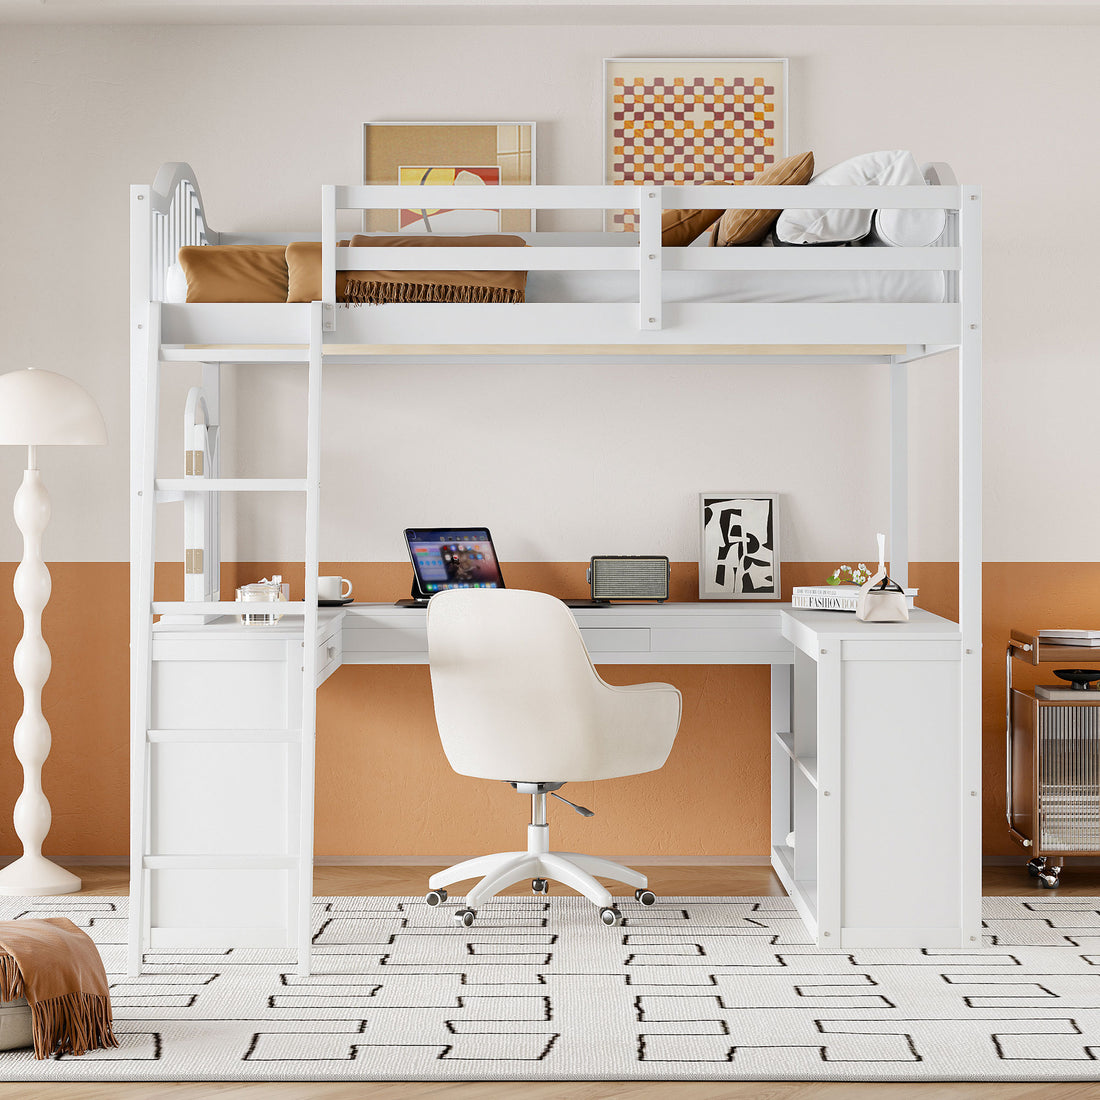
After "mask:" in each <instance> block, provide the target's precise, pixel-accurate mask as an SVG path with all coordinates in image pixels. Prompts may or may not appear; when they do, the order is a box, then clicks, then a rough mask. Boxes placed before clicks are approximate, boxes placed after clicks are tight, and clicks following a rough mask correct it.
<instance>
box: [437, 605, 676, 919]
mask: <svg viewBox="0 0 1100 1100" xmlns="http://www.w3.org/2000/svg"><path fill="white" fill-rule="evenodd" d="M428 659H429V662H430V666H431V678H432V695H433V697H434V700H435V717H436V724H437V725H438V726H439V736H440V739H441V741H442V742H443V751H444V752H445V753H446V754H447V759H448V760H449V761H450V764H451V767H452V768H454V770H455V771H456V772H458V773H459V775H469V776H474V777H475V778H479V779H500V780H504V781H506V782H508V783H511V785H512V786H513V787H514V788H515V789H516V790H517V791H519V792H521V793H522V794H530V796H531V823H530V825H528V827H527V851H525V852H503V853H498V854H495V855H487V856H479V857H477V858H476V859H468V860H466V861H464V862H463V863H459V864H456V865H455V866H454V867H450V868H448V869H447V870H445V871H440V872H439V873H438V874H434V875H432V877H431V878H430V879H429V880H428V885H429V887H430V888H431V889H430V892H429V893H428V895H427V897H426V899H425V900H426V901H427V903H428V904H429V905H439V904H441V903H442V902H444V901H446V900H447V891H446V889H445V887H447V886H449V885H451V883H454V882H461V881H462V880H463V879H469V878H475V877H478V876H482V877H481V881H480V882H479V883H478V884H477V885H476V886H475V887H474V888H473V889H472V890H470V892H469V893H468V894H467V895H466V905H465V907H464V908H462V909H459V910H458V911H457V912H456V913H455V914H454V917H455V920H456V921H458V922H459V923H460V924H463V925H466V926H469V925H470V924H472V923H473V920H474V917H475V915H476V913H477V908H478V906H479V905H480V904H481V903H482V902H483V901H487V900H488V899H489V898H491V897H493V896H494V895H495V894H497V893H499V892H500V891H501V890H503V889H504V888H505V887H507V886H511V885H512V884H513V883H515V882H519V881H520V880H521V879H525V878H530V879H531V888H532V890H534V891H535V893H537V894H545V893H547V892H548V890H549V883H548V881H547V880H548V879H554V880H556V881H558V882H562V883H564V884H565V885H566V886H569V887H572V888H573V889H574V890H576V891H577V892H578V893H581V894H583V895H584V896H585V897H586V898H588V899H589V900H591V901H592V902H594V903H595V904H596V905H598V906H599V907H600V919H601V920H602V921H603V922H604V923H605V924H608V925H617V924H619V923H621V921H622V914H621V913H620V911H619V909H618V908H617V907H616V905H615V903H614V900H613V899H612V897H611V894H610V893H609V892H608V890H607V889H606V888H605V887H603V886H601V885H600V883H598V882H597V881H596V878H595V876H596V875H600V876H601V877H603V878H610V879H613V880H615V881H616V882H625V883H628V884H629V885H631V886H633V887H635V891H634V896H635V898H636V899H637V900H638V901H640V902H641V903H642V904H643V905H652V904H653V902H654V901H655V898H654V895H653V893H652V892H651V891H650V890H648V889H646V887H647V886H648V880H647V879H646V876H645V875H643V874H640V873H639V872H637V871H633V870H631V869H630V868H629V867H623V866H622V865H620V864H618V863H612V862H611V861H610V860H606V859H600V858H598V857H596V856H588V855H580V854H578V853H575V852H552V851H550V841H549V831H550V830H549V826H548V825H547V822H546V796H547V795H548V794H552V795H554V797H555V798H560V799H561V801H563V802H566V803H567V804H568V805H570V806H572V807H573V808H574V809H575V810H576V811H577V812H578V813H581V814H583V815H584V816H585V817H591V816H592V812H591V811H590V810H586V809H585V808H584V807H583V806H576V805H575V804H574V803H572V802H569V800H568V799H565V798H562V796H561V795H559V794H556V793H555V792H556V791H557V790H558V789H559V788H560V787H561V786H562V785H563V784H565V783H566V782H568V781H569V780H577V781H584V780H590V779H613V778H615V777H616V776H621V775H637V774H639V773H641V772H648V771H655V770H656V769H657V768H660V767H661V766H662V765H663V764H664V762H665V760H666V759H668V754H669V751H670V750H671V748H672V742H673V740H674V739H675V737H676V731H677V729H678V728H679V725H680V693H679V691H677V690H676V688H674V687H672V686H671V685H670V684H633V685H631V686H629V687H612V686H611V685H610V684H606V683H604V681H603V680H601V679H600V677H599V676H598V675H597V674H596V670H595V668H593V667H592V662H591V660H590V659H589V657H588V651H587V650H586V649H585V646H584V642H583V641H582V639H581V635H580V631H579V630H578V629H577V625H576V623H575V622H574V621H573V616H572V615H571V614H570V613H569V609H568V608H567V607H566V606H565V604H563V603H562V602H561V601H560V600H558V599H555V598H554V597H553V596H548V595H546V594H545V593H542V592H524V591H521V590H518V589H466V590H452V591H447V592H441V593H439V594H438V595H436V596H433V597H432V600H431V602H430V603H429V604H428Z"/></svg>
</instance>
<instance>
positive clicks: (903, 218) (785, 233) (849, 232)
mask: <svg viewBox="0 0 1100 1100" xmlns="http://www.w3.org/2000/svg"><path fill="white" fill-rule="evenodd" d="M810 183H811V184H815V183H823V184H831V185H832V186H834V187H863V186H872V187H874V186H884V187H895V186H906V185H913V184H923V183H924V176H923V175H922V174H921V170H920V168H919V167H918V165H917V162H916V160H914V158H913V154H912V153H910V152H907V151H906V150H904V149H888V150H884V151H883V152H879V153H862V154H860V155H859V156H858V157H852V158H851V159H849V160H844V161H841V162H840V164H834V165H833V166H832V167H831V168H826V169H825V171H824V172H820V173H819V174H818V175H816V176H814V178H813V179H812V180H811V181H810ZM874 213H875V211H873V210H844V209H836V208H834V209H828V210H814V209H809V210H784V211H783V213H782V214H780V215H779V220H778V221H777V222H776V224H775V234H776V236H777V237H778V238H779V240H781V241H783V242H784V243H785V244H840V243H843V242H845V241H858V240H862V239H863V238H864V237H866V236H867V234H868V233H870V232H871V219H872V215H873V214H874ZM883 213H885V214H887V215H888V217H886V218H885V219H883V221H884V223H885V225H884V231H883V230H882V229H880V232H882V235H883V239H884V241H885V242H886V243H888V244H902V243H905V244H908V243H910V239H909V238H910V237H914V238H919V239H920V243H922V244H931V243H932V241H934V240H935V239H936V238H937V237H938V236H939V235H940V233H941V232H942V231H943V225H942V224H941V225H940V229H939V231H938V232H936V233H935V234H934V235H933V236H932V237H931V239H927V238H928V234H929V233H930V232H931V230H932V228H933V225H934V223H935V218H932V217H928V216H927V215H937V216H939V217H940V218H944V217H946V215H944V212H943V211H942V210H889V211H884V212H883ZM913 215H918V216H917V217H916V218H914V217H913Z"/></svg>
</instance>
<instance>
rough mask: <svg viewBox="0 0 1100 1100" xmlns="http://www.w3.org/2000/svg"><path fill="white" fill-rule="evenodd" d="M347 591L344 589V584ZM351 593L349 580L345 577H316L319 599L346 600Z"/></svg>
mask: <svg viewBox="0 0 1100 1100" xmlns="http://www.w3.org/2000/svg"><path fill="white" fill-rule="evenodd" d="M345 584H346V585H347V586H348V587H347V591H346V592H345V591H344V585H345ZM350 595H351V581H349V580H348V579H347V577H318V578H317V599H319V600H346V599H347V598H348V596H350Z"/></svg>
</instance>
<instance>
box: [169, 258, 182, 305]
mask: <svg viewBox="0 0 1100 1100" xmlns="http://www.w3.org/2000/svg"><path fill="white" fill-rule="evenodd" d="M164 300H165V301H166V302H186V301H187V276H186V275H185V274H184V273H183V268H182V267H181V266H180V265H179V264H178V263H174V264H172V266H171V267H170V268H169V269H168V270H167V271H166V272H165V273H164Z"/></svg>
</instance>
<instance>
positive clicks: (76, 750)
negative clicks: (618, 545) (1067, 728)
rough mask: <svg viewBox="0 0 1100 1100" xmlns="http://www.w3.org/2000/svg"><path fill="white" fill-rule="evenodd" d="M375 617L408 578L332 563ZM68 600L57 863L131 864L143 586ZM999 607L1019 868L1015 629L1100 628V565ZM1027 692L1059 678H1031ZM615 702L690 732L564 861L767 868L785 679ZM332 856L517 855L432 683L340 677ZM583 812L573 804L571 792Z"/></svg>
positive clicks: (1, 798)
mask: <svg viewBox="0 0 1100 1100" xmlns="http://www.w3.org/2000/svg"><path fill="white" fill-rule="evenodd" d="M834 565H835V563H806V562H785V563H784V564H783V574H782V575H783V587H784V596H785V598H787V599H789V598H790V588H791V586H792V585H794V584H806V583H813V582H819V581H820V580H821V579H822V578H823V577H824V576H826V575H827V574H828V573H829V572H831V570H832V569H833V568H834ZM323 569H324V571H325V572H333V573H337V572H339V573H343V574H345V575H346V576H348V577H350V578H351V580H352V581H353V582H354V584H355V594H356V597H357V598H359V599H362V600H392V599H396V598H398V597H400V596H402V595H405V594H406V593H407V588H408V567H407V566H406V565H404V564H397V563H382V564H351V563H328V564H326V565H325V566H324V567H323ZM50 571H51V574H52V576H53V595H52V597H51V600H50V603H49V605H48V606H47V608H46V611H45V613H44V616H43V631H44V633H45V636H46V640H47V642H48V644H49V646H50V649H51V652H52V654H53V673H52V675H51V677H50V680H49V681H48V682H47V684H46V687H45V690H44V693H43V708H44V711H45V714H46V718H47V720H48V721H49V723H50V727H51V729H52V732H53V742H54V744H53V751H52V753H51V755H50V758H49V760H48V761H47V763H46V767H45V771H44V787H45V790H46V793H47V795H48V797H49V799H50V802H51V804H52V806H53V827H52V828H51V830H50V835H49V837H48V838H47V840H46V844H45V851H46V854H47V855H51V856H54V857H55V858H57V857H61V858H64V857H65V856H113V857H120V856H124V855H125V854H126V852H127V850H128V847H129V840H128V828H129V824H128V822H129V750H128V723H129V717H128V710H129V677H128V660H129V647H128V616H127V605H128V585H129V566H128V565H127V564H125V563H62V564H55V565H52V566H51V567H50ZM272 571H275V572H279V571H281V572H283V574H284V576H285V577H286V578H287V579H288V580H289V581H290V582H291V584H292V586H293V589H294V590H296V591H299V592H300V591H301V583H302V576H303V570H302V566H301V565H300V564H299V565H297V566H295V565H286V564H284V565H282V566H281V567H280V566H279V565H274V566H273V565H272V564H271V563H238V564H236V565H235V566H227V567H226V569H225V571H224V574H223V591H225V592H229V591H232V589H233V587H234V586H235V585H236V584H238V583H243V582H245V581H249V580H255V579H257V578H258V577H260V576H264V575H270V573H271V572H272ZM14 572H15V566H14V564H11V563H5V564H3V565H0V859H3V858H10V857H12V856H15V855H17V854H18V853H19V851H20V847H19V842H18V839H17V838H16V836H15V833H14V831H13V829H12V825H11V812H10V811H11V807H12V806H13V805H14V802H15V799H16V798H17V797H18V794H19V791H20V789H21V786H22V773H21V769H20V767H19V763H18V761H17V760H16V758H15V755H14V752H13V751H12V746H11V737H10V731H11V730H12V729H13V727H14V725H15V723H16V721H17V720H18V718H19V714H20V712H21V710H22V693H21V691H20V689H19V685H18V684H17V683H16V681H15V677H14V674H13V673H12V668H11V656H12V654H13V652H14V649H15V646H16V644H17V642H18V640H19V637H20V635H21V633H22V616H21V614H20V612H19V608H18V607H17V606H16V604H15V601H14V598H13V597H12V596H11V583H12V578H13V575H14ZM956 575H957V571H956V567H955V566H954V565H953V564H947V563H924V564H915V565H913V566H912V567H911V571H910V583H912V584H914V585H917V586H919V587H920V590H921V592H920V597H919V603H920V605H921V606H922V607H925V608H927V609H929V610H931V611H935V612H937V613H939V614H942V615H946V616H948V617H954V616H955V615H956V613H957V597H956V592H955V584H956V579H955V578H956ZM507 576H508V583H509V584H510V585H512V586H513V587H516V588H538V589H543V590H545V591H548V592H553V593H555V594H556V595H560V596H582V595H584V594H585V591H584V583H583V580H582V578H583V577H584V566H583V564H578V563H568V562H566V563H554V564H545V563H528V564H518V565H517V564H512V565H510V566H509V567H508V570H507ZM672 576H673V592H672V598H673V599H674V600H693V599H695V598H696V595H697V581H696V567H695V564H694V563H690V562H684V563H675V564H674V565H673V573H672ZM984 578H985V597H984V646H985V648H984V659H983V667H984V687H983V715H984V719H983V725H984V731H983V753H984V757H983V759H984V765H983V774H984V800H983V806H984V825H985V833H984V841H983V848H984V851H985V852H986V854H988V855H1006V854H1012V855H1015V854H1018V852H1019V849H1017V848H1016V847H1015V845H1014V844H1013V843H1012V842H1011V841H1010V840H1009V839H1008V836H1007V833H1006V830H1005V827H1004V786H1005V769H1004V647H1005V642H1006V639H1007V638H1008V633H1009V630H1010V629H1011V628H1013V627H1018V628H1020V629H1040V628H1042V627H1049V626H1089V625H1095V624H1096V623H1097V622H1100V565H1098V564H1094V563H1076V564H1063V563H1049V564H1048V563H1042V564H1039V563H1035V562H1027V563H1015V562H990V563H986V565H985V571H984ZM157 579H158V585H157V595H158V598H162V599H173V598H179V596H180V594H181V590H182V579H181V576H180V567H179V566H178V565H164V566H162V567H159V568H158V574H157ZM1019 670H1020V676H1019V682H1021V683H1034V682H1036V680H1037V679H1040V678H1043V677H1044V676H1045V678H1046V679H1048V680H1049V679H1050V672H1049V670H1047V672H1046V673H1045V674H1044V673H1037V672H1036V671H1035V670H1032V669H1029V668H1028V667H1026V666H1023V665H1019ZM600 671H601V674H602V675H603V676H604V677H605V678H606V679H608V680H609V681H611V682H613V683H629V682H631V681H639V680H644V679H661V680H667V681H669V682H671V683H674V684H675V685H676V686H677V687H679V688H680V690H681V691H682V692H683V695H684V719H683V724H682V726H681V730H680V734H679V736H678V737H677V740H676V745H675V747H674V748H673V751H672V755H671V756H670V757H669V760H668V763H667V764H666V765H665V767H664V768H663V769H662V770H661V771H660V772H656V773H653V774H650V775H644V776H637V777H633V778H629V779H621V780H609V781H605V782H602V783H598V784H584V783H578V784H574V785H571V788H570V790H571V792H572V793H571V797H573V798H574V800H576V801H579V802H581V803H583V804H585V805H589V806H592V807H593V808H594V809H597V810H598V811H599V816H598V817H597V818H595V819H594V820H592V821H585V820H584V819H582V818H579V817H576V816H575V815H573V814H572V813H570V812H569V811H568V810H566V809H565V808H564V807H560V808H559V809H560V810H561V812H557V813H555V814H554V827H555V835H556V837H557V840H556V841H555V843H556V844H559V845H560V846H561V847H563V848H565V849H568V848H570V847H571V846H572V847H576V846H587V847H596V848H598V849H599V850H600V851H603V852H607V853H618V854H624V855H628V854H645V855H717V856H745V855H755V856H760V855H764V854H765V853H766V851H767V822H768V799H769V778H768V776H769V772H768V684H769V679H768V670H767V668H765V667H720V666H688V665H671V666H661V667H658V666H636V665H635V666H601V670H600ZM317 722H318V738H317V827H316V852H317V855H318V856H341V855H361V856H387V855H441V856H447V855H457V854H460V853H464V852H472V851H479V850H500V849H501V848H504V849H507V848H510V847H514V846H515V844H516V843H518V841H519V840H521V839H522V826H523V823H524V821H525V820H526V817H525V814H526V805H525V803H524V800H523V799H520V798H519V797H517V796H516V795H515V793H514V792H512V791H511V790H509V789H508V788H507V787H505V786H504V785H503V784H497V783H488V782H481V781H478V780H472V779H466V778H463V777H460V776H457V775H455V774H454V773H453V772H451V770H450V768H449V767H448V766H447V762H446V760H445V759H444V757H443V754H442V751H441V750H440V748H439V744H438V740H437V737H436V733H435V727H434V723H433V719H432V704H431V694H430V691H429V685H428V672H427V668H426V667H424V666H419V665H418V666H404V667H401V666H379V667H374V668H371V667H366V666H356V667H347V668H343V669H341V670H340V671H339V672H338V673H336V675H334V676H333V677H332V678H331V679H330V680H329V681H328V682H327V683H326V684H325V685H324V687H322V689H321V691H320V692H319V693H318V718H317ZM567 793H568V792H567Z"/></svg>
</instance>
